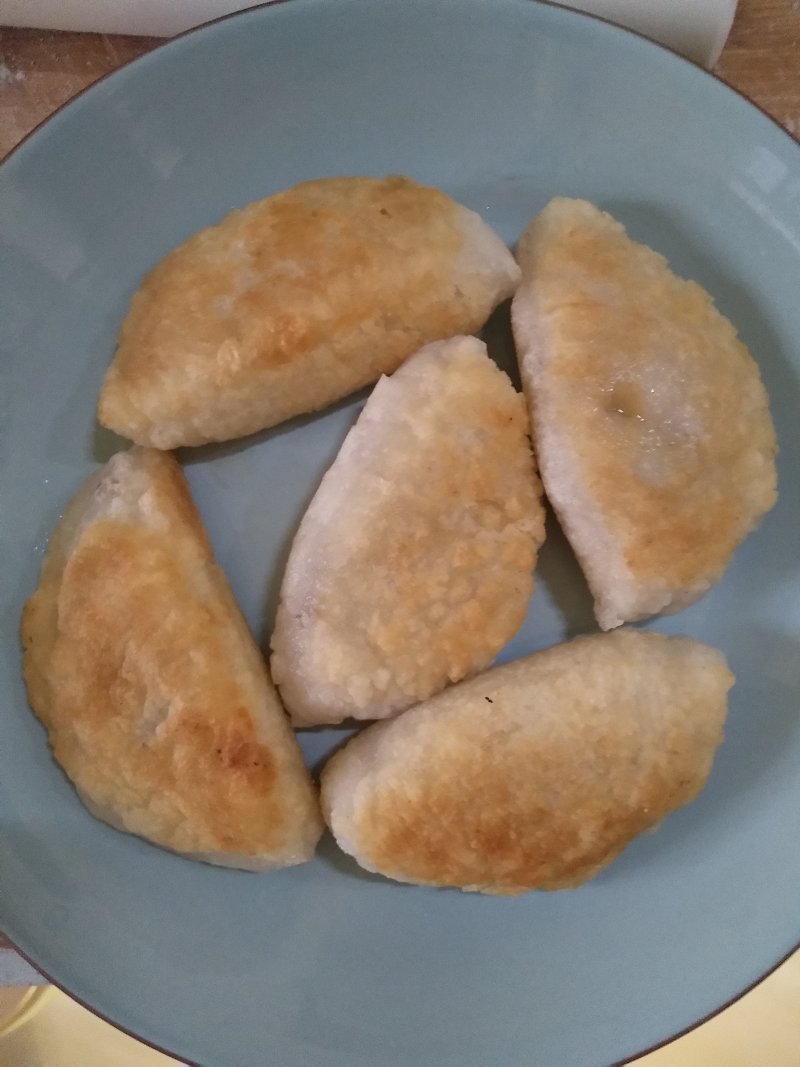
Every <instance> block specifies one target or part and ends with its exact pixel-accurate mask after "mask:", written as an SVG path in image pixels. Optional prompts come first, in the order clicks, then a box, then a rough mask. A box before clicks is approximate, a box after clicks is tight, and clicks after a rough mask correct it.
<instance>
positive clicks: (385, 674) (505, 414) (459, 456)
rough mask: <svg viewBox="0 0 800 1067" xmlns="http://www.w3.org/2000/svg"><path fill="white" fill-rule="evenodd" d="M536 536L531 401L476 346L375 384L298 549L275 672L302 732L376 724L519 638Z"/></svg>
mask: <svg viewBox="0 0 800 1067" xmlns="http://www.w3.org/2000/svg"><path fill="white" fill-rule="evenodd" d="M543 539H544V510H543V506H542V500H541V485H540V483H539V479H538V477H537V476H536V472H535V468H534V463H533V458H532V456H531V450H530V443H529V440H528V420H527V413H526V410H525V402H524V400H523V398H522V397H521V396H520V394H519V393H517V392H516V390H515V389H514V387H513V386H512V384H511V382H510V381H509V379H508V377H507V376H506V375H505V374H504V373H503V372H502V371H501V370H500V369H499V368H498V367H497V365H496V364H495V363H494V362H493V361H492V360H491V359H490V358H489V356H488V355H487V354H486V347H485V345H484V344H483V343H482V342H481V341H478V340H477V339H476V338H474V337H458V338H454V339H452V340H450V341H442V342H437V343H435V344H431V345H428V346H426V347H425V348H423V349H421V350H420V352H418V353H417V354H416V355H415V356H413V357H412V358H411V359H410V360H408V362H407V363H405V364H404V365H403V366H402V367H401V368H400V369H399V370H398V371H396V372H395V373H394V375H392V377H391V378H382V379H381V381H380V382H379V383H378V384H377V386H376V387H375V389H374V391H373V393H372V395H371V397H370V398H369V400H368V401H367V404H366V406H365V407H364V410H363V412H362V413H361V416H360V418H359V420H358V422H357V423H356V425H355V426H354V428H353V429H352V430H351V431H350V433H349V434H348V436H347V438H346V440H345V442H344V444H343V445H342V448H341V450H340V452H339V455H338V456H337V458H336V460H335V461H334V463H333V465H332V467H331V468H330V470H329V471H328V472H327V474H326V475H325V477H324V478H323V480H322V483H321V485H320V487H319V489H318V490H317V493H316V495H315V497H314V499H313V500H312V502H311V504H310V506H309V508H308V510H307V512H306V514H305V516H304V517H303V520H302V522H301V524H300V528H299V530H298V532H297V535H296V537H295V540H294V543H293V545H292V549H291V554H290V556H289V561H288V564H287V567H286V572H285V575H284V579H283V585H282V587H281V600H280V605H279V608H278V613H277V619H276V623H275V631H274V634H273V637H272V650H273V651H272V673H273V677H274V679H275V682H276V684H277V685H278V687H279V689H280V691H281V696H282V698H283V701H284V704H285V705H286V707H287V709H288V711H289V713H290V715H291V716H292V721H293V722H294V724H295V725H296V726H309V725H315V724H318V723H332V722H340V721H341V720H342V719H345V718H347V717H349V716H353V717H355V718H359V719H376V718H384V717H385V716H387V715H391V714H393V713H394V712H397V711H400V710H401V709H403V708H406V707H408V706H409V705H411V704H414V703H416V702H417V701H418V700H422V699H424V698H425V697H428V696H430V695H431V694H432V693H435V692H436V691H437V690H438V689H441V688H442V687H443V686H445V685H447V684H448V683H449V682H454V681H457V680H458V679H459V678H463V677H464V676H465V675H469V674H473V673H474V672H475V671H477V670H480V669H481V668H482V667H485V666H486V665H487V664H488V663H489V662H490V661H491V660H492V659H493V658H494V656H495V655H496V653H497V652H499V650H500V648H501V647H502V646H503V645H504V644H505V643H506V641H508V640H509V639H510V638H511V637H512V636H513V634H514V633H515V632H516V631H517V630H518V629H519V627H520V625H521V624H522V621H523V619H524V618H525V613H526V611H527V608H528V601H529V599H530V595H531V592H532V590H533V575H532V572H533V568H534V565H535V562H536V554H537V550H538V548H539V545H540V544H541V542H542V540H543Z"/></svg>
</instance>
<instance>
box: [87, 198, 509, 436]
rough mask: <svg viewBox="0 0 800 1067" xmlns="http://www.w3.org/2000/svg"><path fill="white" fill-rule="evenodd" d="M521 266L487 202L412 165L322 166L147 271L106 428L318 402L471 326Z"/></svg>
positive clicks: (224, 421) (197, 430) (229, 428)
mask: <svg viewBox="0 0 800 1067" xmlns="http://www.w3.org/2000/svg"><path fill="white" fill-rule="evenodd" d="M518 281H519V268H518V267H517V264H516V263H515V262H514V258H513V256H512V255H511V253H510V252H509V251H508V249H507V248H506V246H505V245H504V244H503V242H502V241H501V240H500V238H499V237H497V235H496V234H495V233H494V232H493V231H492V230H491V229H490V228H489V227H488V226H487V225H486V223H485V222H483V221H482V220H481V219H480V218H479V216H478V215H476V214H475V213H474V212H472V211H468V210H467V209H466V208H464V207H461V205H459V204H456V203H455V202H454V201H453V200H451V199H450V198H449V197H447V196H445V194H444V193H441V192H439V191H438V190H437V189H431V188H427V187H426V186H423V185H418V184H417V183H416V182H413V181H411V180H410V179H408V178H402V177H393V178H385V179H383V180H378V179H375V178H324V179H321V180H318V181H310V182H305V183H303V184H302V185H298V186H295V187H294V188H292V189H288V190H286V191H285V192H282V193H279V194H277V195H276V196H272V197H269V198H267V199H266V200H261V201H259V202H257V203H254V204H250V205H249V206H248V207H246V208H244V209H243V210H241V211H234V212H233V213H232V214H230V215H228V216H227V218H225V219H224V220H223V221H222V222H221V223H220V224H219V225H217V226H212V227H211V228H210V229H206V230H203V231H201V232H200V233H198V234H196V235H195V236H194V237H191V238H190V239H189V240H188V241H186V242H185V243H184V244H182V245H181V246H180V247H179V248H176V249H175V250H174V251H173V252H171V253H170V254H169V255H168V256H166V258H165V259H163V260H162V261H161V262H160V263H159V264H158V265H157V266H156V267H155V268H154V269H153V270H152V271H151V272H150V273H149V274H148V276H147V277H146V278H145V280H144V282H143V284H142V287H141V288H140V290H139V292H138V293H137V294H136V295H135V296H134V298H133V302H132V304H131V307H130V310H129V312H128V315H127V318H126V319H125V322H124V323H123V326H122V331H121V334H120V338H119V345H118V348H117V352H116V355H115V356H114V360H113V362H112V364H111V366H110V368H109V370H108V373H107V375H106V379H105V383H104V385H103V390H102V394H101V396H100V403H99V409H98V414H99V418H100V422H101V423H102V424H103V425H104V426H108V427H109V428H110V429H112V430H115V431H116V432H117V433H120V434H123V435H124V436H125V437H130V438H131V439H132V440H134V441H136V442H137V443H138V444H145V445H153V446H155V447H156V448H175V447H177V446H178V445H198V444H202V443H203V442H206V441H224V440H227V439H228V438H232V437H241V436H243V435H244V434H249V433H253V432H254V431H255V430H261V429H264V428H265V427H267V426H274V425H275V424H276V423H279V422H282V421H283V420H284V419H288V418H290V417H291V416H293V415H299V414H301V413H303V412H308V411H316V410H318V409H319V408H323V407H325V406H326V405H328V404H331V403H333V402H334V401H335V400H338V399H339V398H340V397H343V396H346V395H347V394H348V393H352V392H354V391H355V390H356V389H360V388H361V387H362V386H364V385H368V384H369V383H370V382H374V381H375V380H376V379H377V378H379V377H380V375H381V374H389V373H391V372H392V371H393V370H395V368H396V367H398V366H399V365H400V364H401V363H402V362H403V360H404V359H406V358H407V357H408V356H410V355H411V354H412V353H413V352H415V351H416V350H417V349H418V348H419V347H420V346H421V345H423V344H425V343H427V342H428V341H434V340H438V339H439V338H444V337H450V336H452V335H453V334H457V333H472V332H473V331H475V330H477V329H478V328H479V327H480V326H482V325H483V323H484V322H485V320H486V319H487V318H488V316H489V314H490V312H491V311H492V309H493V308H494V307H495V306H496V305H497V304H499V303H500V302H501V301H502V300H505V299H506V298H507V297H509V296H510V295H511V293H512V292H513V291H514V288H515V286H516V284H517V282H518Z"/></svg>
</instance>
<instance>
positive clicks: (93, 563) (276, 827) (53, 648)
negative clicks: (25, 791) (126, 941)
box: [22, 448, 322, 869]
mask: <svg viewBox="0 0 800 1067" xmlns="http://www.w3.org/2000/svg"><path fill="white" fill-rule="evenodd" d="M22 641H23V646H24V667H25V679H26V682H27V685H28V693H29V697H30V701H31V705H32V707H33V709H34V711H35V712H36V714H37V715H38V716H39V718H40V719H41V720H42V722H43V723H44V724H45V726H46V727H47V730H48V733H49V737H50V742H51V745H52V748H53V754H54V755H55V758H56V759H57V760H58V762H59V763H60V764H61V766H62V767H63V768H64V770H65V771H66V773H67V775H68V776H69V777H70V779H71V780H72V781H73V783H74V784H75V786H76V788H77V789H78V792H79V793H80V795H81V798H82V799H83V800H84V802H85V803H86V805H87V807H89V809H90V810H91V811H92V812H93V813H94V814H96V815H97V816H98V817H100V818H102V819H104V820H105V821H107V822H109V823H111V824H112V825H114V826H116V827H118V828H120V829H124V830H127V831H129V832H131V833H135V834H139V835H141V836H142V837H145V838H148V839H149V840H151V841H154V842H155V843H156V844H159V845H163V846H165V847H167V848H170V849H174V850H175V851H177V852H181V853H186V854H189V855H191V856H194V857H195V858H198V859H204V860H206V861H208V862H211V863H217V864H221V865H224V866H234V867H247V868H253V869H259V868H269V867H280V866H286V865H289V864H294V863H301V862H303V861H304V860H307V859H310V857H311V855H312V854H313V851H314V847H315V845H316V842H317V839H318V838H319V835H320V833H321V828H322V824H321V818H320V814H319V808H318V802H317V797H316V794H315V791H314V788H313V786H312V783H311V779H310V777H309V774H308V772H307V770H306V768H305V766H304V763H303V759H302V755H301V753H300V749H299V747H298V745H297V742H296V740H295V738H294V736H293V734H292V731H291V729H290V727H289V725H288V722H287V720H286V716H285V714H284V712H283V709H282V707H281V705H280V702H279V700H278V697H277V694H276V692H275V689H274V687H273V686H272V683H271V682H270V679H269V676H268V674H267V672H266V668H265V666H264V663H263V660H262V658H261V656H260V654H259V651H258V648H257V647H256V645H255V643H254V642H253V639H252V637H251V635H250V632H249V630H248V629H247V626H246V623H245V621H244V619H243V618H242V616H241V613H240V612H239V609H238V606H237V605H236V603H235V601H234V598H233V595H232V593H231V591H230V588H229V586H228V583H227V581H226V579H225V577H224V575H223V574H222V572H221V571H220V570H219V568H218V567H217V566H216V565H215V564H214V561H213V557H212V552H211V547H210V544H209V542H208V538H207V536H206V533H205V531H204V529H203V526H202V524H201V521H200V518H199V516H198V514H197V511H196V509H195V507H194V504H193V502H192V500H191V498H190V496H189V490H188V486H187V484H186V480H185V478H184V476H183V474H182V472H181V470H180V467H179V466H178V464H177V463H176V462H175V460H174V459H173V458H172V456H171V455H169V454H166V453H160V452H156V451H153V450H151V449H144V448H134V449H132V450H131V451H130V452H123V453H119V454H118V455H116V456H114V457H113V458H112V459H111V460H110V461H109V462H108V463H107V464H106V466H105V467H104V468H103V469H102V470H101V471H99V472H97V473H96V474H95V475H93V476H92V477H91V478H90V479H89V481H88V482H87V483H86V484H85V485H84V486H83V487H82V488H81V490H80V491H79V492H78V494H77V496H76V497H75V498H74V499H73V501H72V502H71V503H70V505H69V507H68V508H67V510H66V513H65V515H64V518H63V519H62V520H61V523H60V524H59V526H58V529H57V530H56V532H55V533H54V535H53V537H52V539H51V543H50V546H49V549H48V552H47V555H46V557H45V560H44V564H43V567H42V574H41V579H40V584H39V587H38V589H37V590H36V592H35V593H34V595H33V596H32V597H31V598H30V600H29V601H28V603H27V605H26V608H25V613H24V616H23V622H22Z"/></svg>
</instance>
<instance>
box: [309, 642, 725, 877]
mask: <svg viewBox="0 0 800 1067" xmlns="http://www.w3.org/2000/svg"><path fill="white" fill-rule="evenodd" d="M732 682H733V675H732V674H731V673H730V671H729V670H728V669H727V666H726V665H725V661H724V659H723V657H722V656H721V654H720V653H718V652H716V651H715V650H713V649H710V648H708V646H705V645H701V644H699V643H698V642H694V641H691V640H689V639H688V638H667V637H663V636H662V635H659V634H652V633H638V632H635V631H628V630H620V631H616V632H614V633H611V634H597V635H594V636H592V637H586V638H578V639H577V640H575V641H572V642H570V643H568V644H565V645H559V646H556V647H555V648H552V649H548V650H547V651H545V652H541V653H537V654H535V655H533V656H530V657H527V658H526V659H523V660H518V661H516V662H515V663H511V664H508V665H507V666H504V667H499V668H494V669H492V670H489V671H486V672H485V673H484V674H482V675H479V676H478V677H477V678H474V679H472V680H470V681H468V682H462V683H461V684H460V685H457V686H453V687H452V688H451V689H448V690H446V691H445V692H443V693H440V694H439V695H438V696H436V697H433V698H432V699H431V700H429V701H427V702H426V703H424V704H420V705H418V706H417V707H416V708H412V709H411V710H410V711H407V712H405V714H403V715H401V716H400V717H399V718H397V719H395V720H393V721H391V722H388V723H380V724H378V725H376V726H372V727H369V728H368V729H367V730H365V731H363V733H361V734H360V735H359V736H358V737H357V738H355V739H353V740H352V741H350V742H349V743H348V744H347V745H346V746H345V748H344V749H342V750H341V751H340V752H339V753H337V754H336V755H335V756H334V757H333V758H332V759H331V760H330V761H329V763H328V765H327V766H326V767H325V769H324V771H323V775H322V805H323V812H324V814H325V818H326V821H327V822H328V825H329V826H330V827H331V829H332V830H333V833H334V835H335V836H336V838H337V840H338V841H339V843H340V845H341V846H342V847H343V848H344V849H345V850H346V851H347V852H350V853H351V854H353V855H354V856H355V857H356V859H357V860H358V861H359V863H361V864H362V866H364V867H366V868H367V869H369V870H373V871H378V872H380V873H383V874H386V875H388V876H389V877H391V878H395V879H398V880H400V881H407V882H417V883H423V884H428V885H441V886H458V887H461V888H464V889H474V890H481V891H484V892H492V893H519V892H522V891H524V890H528V889H536V888H545V889H555V888H564V887H569V886H573V885H577V884H579V883H580V882H582V881H585V880H586V879H587V878H591V877H593V876H594V875H595V874H596V873H597V872H598V871H599V870H600V869H601V868H602V867H603V866H605V865H606V864H608V863H609V862H611V860H613V859H614V858H615V857H616V856H617V855H618V854H619V853H620V852H621V851H622V849H623V848H624V847H625V846H626V845H627V844H628V843H629V842H630V841H631V840H632V838H634V837H635V836H636V835H637V834H639V833H641V832H642V831H643V830H646V829H648V828H650V827H653V826H655V825H657V824H658V823H659V822H660V821H661V820H662V819H663V818H664V816H665V815H667V814H668V813H669V812H670V811H672V810H674V809H675V808H677V807H679V806H681V805H682V804H685V803H687V802H688V801H690V800H691V799H692V798H693V797H694V796H695V795H696V794H697V793H698V791H699V790H700V789H701V788H702V786H703V784H704V783H705V780H706V777H707V775H708V773H709V770H710V768H711V764H712V760H713V757H714V752H715V749H716V748H717V746H718V745H719V743H720V742H721V740H722V728H723V723H724V718H725V713H726V692H727V690H728V688H729V687H730V685H731V684H732Z"/></svg>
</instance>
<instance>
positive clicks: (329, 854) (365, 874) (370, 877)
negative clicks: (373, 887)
mask: <svg viewBox="0 0 800 1067" xmlns="http://www.w3.org/2000/svg"><path fill="white" fill-rule="evenodd" d="M316 859H317V860H318V861H319V862H320V863H322V864H324V865H325V866H326V867H330V868H332V869H333V870H334V871H336V872H337V874H344V875H347V877H349V878H358V879H359V880H360V881H362V882H373V883H376V884H378V885H384V886H391V885H396V884H397V883H393V882H392V881H391V879H389V878H384V877H383V875H381V874H372V872H371V871H365V870H364V868H363V867H359V865H358V864H357V863H356V861H355V860H354V859H353V857H352V856H348V855H347V853H346V852H342V850H341V849H340V848H339V846H338V845H337V844H336V842H335V840H334V838H333V834H332V833H331V832H330V830H326V831H325V833H324V834H323V835H322V840H321V841H320V843H319V845H318V846H317V854H316Z"/></svg>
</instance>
